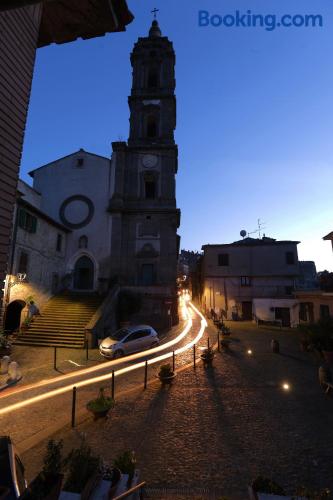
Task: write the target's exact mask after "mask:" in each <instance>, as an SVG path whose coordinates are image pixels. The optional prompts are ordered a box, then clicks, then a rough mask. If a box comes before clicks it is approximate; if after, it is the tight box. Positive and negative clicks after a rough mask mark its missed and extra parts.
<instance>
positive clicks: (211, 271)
mask: <svg viewBox="0 0 333 500" xmlns="http://www.w3.org/2000/svg"><path fill="white" fill-rule="evenodd" d="M298 243H299V242H297V241H276V240H275V239H273V238H267V237H263V238H262V239H255V238H249V237H248V238H244V239H243V240H240V241H236V242H234V243H231V244H221V245H203V247H202V249H203V251H204V255H203V262H202V281H203V283H202V296H201V302H202V305H203V307H204V309H205V310H206V311H210V310H211V309H214V310H215V312H216V313H217V314H221V315H222V316H223V317H224V318H226V319H246V320H251V319H252V318H253V316H254V315H255V314H256V307H255V301H256V300H259V299H260V300H261V302H260V309H261V310H262V309H263V308H264V309H267V308H268V310H271V309H273V311H271V312H273V318H272V319H275V318H276V319H281V320H283V321H284V323H289V324H290V317H291V315H292V313H293V310H292V308H293V306H294V302H295V301H294V299H293V292H294V289H295V280H296V278H297V277H298V274H299V268H298V255H297V244H298ZM263 299H269V300H271V299H274V303H271V302H269V301H268V302H267V301H266V302H263ZM278 300H280V303H279V302H277V301H278ZM258 307H259V306H258ZM263 319H264V318H263ZM267 319H268V318H267Z"/></svg>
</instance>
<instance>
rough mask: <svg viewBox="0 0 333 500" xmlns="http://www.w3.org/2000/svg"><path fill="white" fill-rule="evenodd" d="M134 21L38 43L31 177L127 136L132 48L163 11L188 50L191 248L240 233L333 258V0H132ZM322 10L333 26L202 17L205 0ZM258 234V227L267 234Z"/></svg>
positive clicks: (182, 102)
mask: <svg viewBox="0 0 333 500" xmlns="http://www.w3.org/2000/svg"><path fill="white" fill-rule="evenodd" d="M128 4H129V7H130V8H131V10H132V12H133V14H134V16H135V19H134V21H133V22H132V23H131V24H130V25H129V26H128V29H127V32H125V33H117V34H111V35H107V36H105V37H101V38H97V39H93V40H88V41H81V40H80V41H77V42H74V43H70V44H65V45H62V46H56V45H52V46H50V47H46V48H43V49H40V50H39V51H38V55H37V60H36V67H35V75H34V81H33V87H32V95H31V105H30V110H29V116H28V122H27V129H26V135H25V143H24V151H23V158H22V167H21V176H22V178H23V179H24V180H25V181H27V182H29V183H31V179H30V177H29V176H28V175H27V172H28V171H30V170H32V169H34V168H37V167H39V166H41V165H43V164H45V163H48V162H50V161H52V160H55V159H57V158H60V157H62V156H65V155H67V154H70V153H72V152H74V151H76V150H78V149H79V148H83V149H85V150H86V151H89V152H93V153H97V154H100V155H103V156H107V157H109V156H110V152H111V142H112V141H117V140H127V138H128V131H129V126H128V125H129V124H128V118H129V110H128V105H127V97H128V95H129V94H130V87H131V66H130V60H129V56H130V52H131V50H132V48H133V44H134V43H135V41H136V40H137V38H138V37H139V36H146V35H147V33H148V30H149V27H150V24H151V20H152V14H151V13H150V11H151V10H152V9H153V8H154V7H157V8H159V9H160V12H159V13H158V20H159V23H160V27H161V29H162V32H163V34H164V35H166V36H168V37H169V39H170V40H172V41H173V43H174V47H175V51H176V79H177V87H176V95H177V129H176V141H177V144H178V146H179V173H178V175H177V203H178V206H179V208H180V209H181V211H182V217H181V227H180V230H179V232H180V235H181V238H182V240H181V247H182V248H186V249H190V250H200V249H201V246H202V245H203V244H207V243H230V242H232V241H235V240H238V239H240V236H239V232H240V230H241V229H245V230H247V231H249V232H251V231H254V230H255V229H256V226H257V219H258V218H260V219H261V220H262V221H263V222H265V229H264V230H263V232H264V233H265V234H266V235H267V236H271V237H274V238H277V239H291V240H297V241H301V242H302V243H301V244H300V245H299V247H298V248H299V258H300V259H301V260H315V262H316V264H317V270H318V271H321V270H323V269H328V270H331V271H333V255H332V249H331V244H330V242H327V241H323V240H322V237H323V236H324V235H325V234H327V233H329V232H331V231H333V206H332V198H333V197H332V189H333V127H332V117H333V70H332V47H333V29H332V25H333V2H332V0H316V1H314V0H311V1H310V0H288V1H285V0H274V1H272V0H263V1H258V0H251V1H250V0H248V1H247V2H245V1H244V0H224V1H222V0H215V1H213V0H200V1H199V0H191V1H190V0H183V1H179V0H177V1H175V0H168V1H167V2H165V1H164V2H162V1H161V0H154V1H153V0H144V1H143V0H128ZM203 9H204V10H207V11H209V12H210V13H211V14H221V15H225V14H234V13H235V11H236V10H239V11H241V12H242V13H246V12H247V11H248V10H249V9H250V10H251V11H252V13H255V14H263V15H266V14H277V15H279V16H281V15H283V14H301V15H304V14H321V15H322V16H323V27H316V28H312V27H309V28H296V27H291V28H282V27H281V28H277V29H276V30H273V31H267V30H265V28H262V27H256V28H253V27H238V28H236V27H234V28H226V27H222V26H221V27H212V26H208V27H199V26H198V11H199V10H203ZM254 237H256V235H254Z"/></svg>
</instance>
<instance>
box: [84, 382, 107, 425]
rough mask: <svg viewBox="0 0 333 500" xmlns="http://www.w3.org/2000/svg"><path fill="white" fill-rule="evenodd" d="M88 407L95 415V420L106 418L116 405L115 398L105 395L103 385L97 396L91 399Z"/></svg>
mask: <svg viewBox="0 0 333 500" xmlns="http://www.w3.org/2000/svg"><path fill="white" fill-rule="evenodd" d="M86 407H87V410H88V411H90V412H91V413H92V414H93V415H94V420H97V419H98V418H105V417H106V416H107V414H108V413H109V411H110V410H111V409H112V408H113V407H114V399H113V398H111V397H107V396H105V389H104V388H103V387H101V388H100V390H99V394H98V396H97V398H95V399H92V400H90V401H89V402H88V403H87V406H86Z"/></svg>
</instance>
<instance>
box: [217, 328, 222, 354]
mask: <svg viewBox="0 0 333 500" xmlns="http://www.w3.org/2000/svg"><path fill="white" fill-rule="evenodd" d="M217 350H218V352H221V346H220V332H217Z"/></svg>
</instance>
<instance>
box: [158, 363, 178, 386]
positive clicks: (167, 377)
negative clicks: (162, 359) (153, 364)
mask: <svg viewBox="0 0 333 500" xmlns="http://www.w3.org/2000/svg"><path fill="white" fill-rule="evenodd" d="M175 376H176V374H175V373H174V372H173V371H172V368H171V365H169V364H168V365H162V366H161V367H160V371H159V372H158V378H159V379H160V381H161V382H162V384H163V385H164V384H172V382H173V379H174V378H175Z"/></svg>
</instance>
